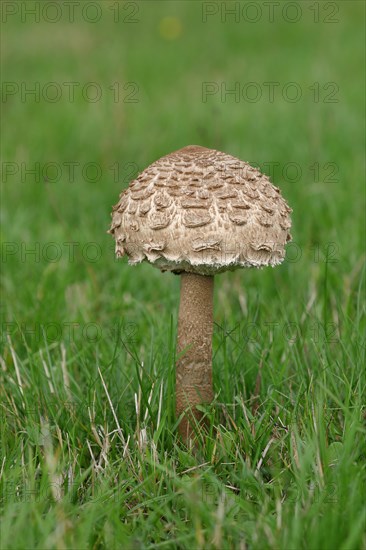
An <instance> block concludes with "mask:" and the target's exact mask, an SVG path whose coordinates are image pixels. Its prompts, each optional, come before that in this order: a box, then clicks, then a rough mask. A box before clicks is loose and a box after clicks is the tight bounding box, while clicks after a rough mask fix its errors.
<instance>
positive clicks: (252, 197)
mask: <svg viewBox="0 0 366 550" xmlns="http://www.w3.org/2000/svg"><path fill="white" fill-rule="evenodd" d="M290 212H291V209H290V208H289V207H288V205H287V203H286V201H285V200H284V199H283V197H282V196H281V193H280V190H279V189H278V188H277V187H274V186H273V185H272V184H271V182H270V181H269V179H268V177H267V176H265V175H263V174H261V173H260V172H259V171H258V170H257V169H256V168H253V167H252V166H250V165H249V164H248V163H246V162H243V161H241V160H239V159H237V158H235V157H232V156H231V155H227V154H226V153H221V152H220V151H215V150H214V149H206V148H205V147H200V146H198V145H190V146H188V147H184V148H183V149H180V150H179V151H175V152H174V153H170V154H169V155H167V156H165V157H162V158H161V159H159V160H157V161H156V162H154V163H153V164H151V165H150V166H148V167H147V168H146V169H145V170H144V171H143V172H142V173H141V174H140V175H139V176H138V177H137V178H136V179H135V180H133V181H132V182H131V183H130V185H129V187H128V189H126V190H125V191H123V193H121V195H120V199H119V202H118V203H117V204H116V206H114V208H113V212H112V224H111V228H110V233H112V235H114V238H115V240H116V255H117V257H121V256H123V255H124V254H127V256H128V257H129V263H130V264H137V263H140V262H142V261H148V262H150V263H151V264H152V265H154V266H156V267H158V268H159V269H161V270H163V271H165V270H168V271H174V272H182V271H185V272H189V273H198V274H200V275H215V274H216V273H220V272H222V271H226V270H233V269H236V268H239V267H263V266H267V265H272V266H274V265H277V264H279V263H281V262H282V261H283V259H284V255H285V244H286V242H288V241H289V240H291V236H290V233H289V229H290V227H291V219H290V215H289V214H290Z"/></svg>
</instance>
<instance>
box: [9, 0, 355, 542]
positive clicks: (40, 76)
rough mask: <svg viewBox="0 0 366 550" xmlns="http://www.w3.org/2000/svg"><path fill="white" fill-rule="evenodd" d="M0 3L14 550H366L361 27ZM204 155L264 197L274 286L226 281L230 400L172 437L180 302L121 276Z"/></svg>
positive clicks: (309, 14) (348, 12)
mask: <svg viewBox="0 0 366 550" xmlns="http://www.w3.org/2000/svg"><path fill="white" fill-rule="evenodd" d="M277 4H278V3H276V2H246V1H242V2H200V1H189V0H186V1H180V0H177V1H164V2H162V1H139V2H118V1H117V2H115V1H100V2H58V3H56V2H33V1H31V0H30V1H28V2H2V5H1V11H2V21H3V25H2V35H1V46H2V48H1V50H2V54H1V56H2V57H1V64H2V103H1V111H2V113H1V114H2V117H1V118H2V142H1V169H2V190H1V199H2V201H1V230H0V231H1V241H2V244H1V256H2V257H1V260H2V269H1V359H0V361H1V363H0V376H1V388H0V395H1V403H0V406H1V409H0V410H1V456H0V511H1V526H0V547H1V548H2V549H16V550H18V549H20V548H39V549H63V548H70V549H71V548H78V549H79V548H80V549H81V548H93V549H102V548H108V549H113V548H116V549H119V548H121V549H123V550H125V549H126V550H127V549H134V550H137V549H153V548H167V549H176V548H179V549H187V550H190V549H211V548H212V549H217V550H223V549H235V550H236V549H240V550H244V549H245V550H249V549H258V550H263V549H265V548H271V549H285V550H289V549H291V550H292V549H293V550H298V549H310V550H323V549H324V550H325V549H329V550H335V549H340V550H358V549H362V548H366V536H365V500H366V499H365V494H366V471H365V469H366V467H365V457H366V444H365V441H366V437H365V434H366V424H365V420H366V413H365V408H364V404H365V402H366V395H365V394H366V392H365V378H366V377H365V362H366V361H365V351H366V343H365V328H366V322H365V211H366V210H365V206H366V205H365V180H364V169H365V139H364V136H365V134H364V129H365V128H364V122H363V121H364V114H365V108H364V100H365V87H364V82H365V79H364V77H365V50H364V39H365V30H364V26H362V21H365V7H364V3H363V2H361V1H353V0H350V1H346V0H342V1H336V2H323V1H320V2H310V1H307V0H304V1H301V2H286V1H285V2H281V4H280V5H277ZM189 144H199V145H204V146H206V147H211V148H215V149H219V150H222V151H225V152H227V153H229V154H232V155H234V156H236V157H239V158H240V159H243V160H246V161H248V162H250V163H252V164H253V165H256V166H258V167H260V168H261V170H262V171H263V172H264V173H266V174H269V175H270V176H271V179H272V181H273V182H274V184H275V185H277V186H279V187H280V188H281V191H282V193H283V195H284V197H285V198H286V200H287V201H288V203H289V204H290V206H291V207H292V208H293V214H292V218H293V228H292V236H293V241H292V242H291V243H290V244H289V245H288V247H287V254H286V260H285V262H284V263H283V264H282V265H281V266H278V267H276V268H273V269H272V268H266V269H263V270H256V269H245V270H237V271H235V272H232V273H225V274H222V275H219V276H217V277H216V280H215V312H214V317H215V328H214V339H213V349H214V357H213V376H214V389H215V401H214V403H213V404H212V406H210V407H208V408H207V410H206V414H207V419H208V423H209V428H210V429H209V434H208V435H207V436H206V437H204V438H202V439H201V441H200V443H199V446H198V448H197V449H196V450H195V451H194V452H193V451H192V449H189V448H188V449H187V448H186V447H185V445H184V444H183V443H182V442H181V441H180V439H179V436H178V430H177V420H176V418H175V414H174V409H175V397H174V378H175V367H174V365H175V338H176V324H177V312H178V303H179V277H178V276H175V275H172V274H168V273H161V272H160V271H159V270H158V269H155V268H153V267H152V266H151V265H148V264H141V265H139V266H134V267H133V266H129V265H128V264H127V262H126V261H125V259H124V260H118V261H117V260H116V259H115V257H114V243H113V239H112V238H111V236H110V235H108V234H107V230H108V227H109V223H110V212H111V208H112V205H113V204H115V203H116V202H117V200H118V195H119V193H120V192H121V191H122V190H123V189H124V188H126V187H127V185H128V183H129V181H130V180H131V179H133V177H134V176H135V175H136V174H137V173H138V172H140V171H142V170H143V169H144V168H145V167H146V166H148V165H149V164H150V163H151V162H153V161H154V160H156V159H157V158H159V157H160V156H162V155H164V154H167V153H169V152H171V151H174V150H176V149H179V148H181V147H184V146H185V145H189Z"/></svg>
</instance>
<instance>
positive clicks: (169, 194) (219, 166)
mask: <svg viewBox="0 0 366 550" xmlns="http://www.w3.org/2000/svg"><path fill="white" fill-rule="evenodd" d="M290 212H291V209H290V208H289V207H288V205H287V203H286V201H285V200H284V199H283V198H282V196H281V194H280V190H279V189H278V188H277V187H274V186H273V185H272V184H271V182H270V181H269V179H268V177H267V176H265V175H263V174H261V173H260V172H259V171H258V170H257V169H256V168H253V167H252V166H250V165H249V164H248V163H246V162H243V161H241V160H239V159H237V158H235V157H232V156H231V155H227V154H225V153H221V152H220V151H216V150H213V149H207V148H205V147H200V146H197V145H190V146H188V147H184V148H183V149H180V150H179V151H175V152H173V153H170V154H169V155H167V156H164V157H162V158H160V159H159V160H157V161H156V162H154V163H153V164H151V165H150V166H148V167H147V168H146V169H145V170H144V171H143V172H142V173H141V174H139V176H138V177H137V178H136V179H135V180H134V181H132V182H131V183H130V185H129V187H128V189H126V190H125V191H123V192H122V193H121V195H120V199H119V202H118V203H117V204H116V205H115V206H114V208H113V212H112V224H111V228H110V233H112V235H113V236H114V238H115V241H116V255H117V257H121V256H124V255H125V254H126V255H127V256H128V258H129V263H130V264H138V263H140V262H142V261H147V262H149V263H151V264H152V265H153V266H155V267H157V268H159V269H160V270H161V271H171V272H173V273H176V274H179V275H181V295H180V306H179V316H178V338H177V354H178V359H177V364H176V413H177V415H178V416H180V415H182V420H181V422H180V424H179V431H180V433H181V435H182V436H183V438H184V439H185V440H186V441H188V439H189V438H190V437H191V436H192V435H193V431H194V430H193V428H194V422H193V420H194V421H198V422H199V421H200V419H201V418H202V413H201V412H200V411H199V410H197V408H196V406H197V405H199V404H201V403H202V404H203V403H210V402H211V401H212V399H213V388H212V333H213V290H214V275H216V274H218V273H222V272H223V271H227V270H234V269H237V268H240V267H264V266H268V265H271V266H275V265H277V264H280V263H281V262H282V261H283V259H284V256H285V244H286V242H287V241H289V240H290V239H291V236H290V233H289V229H290V227H291V220H290V216H289V214H290ZM187 410H189V411H191V414H192V415H193V417H194V418H192V417H191V418H189V416H188V415H187ZM184 411H186V414H182V413H184Z"/></svg>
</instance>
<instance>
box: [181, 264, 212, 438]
mask: <svg viewBox="0 0 366 550" xmlns="http://www.w3.org/2000/svg"><path fill="white" fill-rule="evenodd" d="M213 289H214V278H213V277H208V276H204V275H196V274H194V273H182V275H181V291H180V304H179V317H178V342H177V355H178V359H177V365H176V413H177V417H179V416H180V415H181V414H182V412H183V411H185V410H187V412H186V414H185V415H184V417H183V418H182V421H181V422H180V424H179V433H180V434H181V436H182V437H183V439H184V440H185V441H188V440H189V437H190V436H193V433H194V425H195V420H196V421H198V422H199V421H200V420H201V418H202V413H201V412H200V411H198V410H197V409H196V405H198V404H201V403H210V402H211V401H212V399H213V389H212V333H213ZM189 417H190V419H189Z"/></svg>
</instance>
